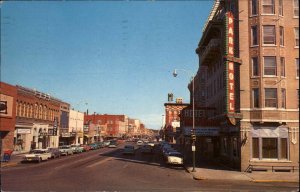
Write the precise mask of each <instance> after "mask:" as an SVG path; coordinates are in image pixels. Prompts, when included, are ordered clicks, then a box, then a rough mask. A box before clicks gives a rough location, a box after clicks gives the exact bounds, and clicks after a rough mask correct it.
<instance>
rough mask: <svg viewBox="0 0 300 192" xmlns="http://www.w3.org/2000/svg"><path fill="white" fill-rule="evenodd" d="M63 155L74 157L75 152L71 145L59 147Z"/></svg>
mask: <svg viewBox="0 0 300 192" xmlns="http://www.w3.org/2000/svg"><path fill="white" fill-rule="evenodd" d="M59 151H60V152H61V154H62V155H73V150H72V148H71V146H70V145H63V146H60V147H59Z"/></svg>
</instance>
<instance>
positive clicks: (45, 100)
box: [14, 85, 61, 151]
mask: <svg viewBox="0 0 300 192" xmlns="http://www.w3.org/2000/svg"><path fill="white" fill-rule="evenodd" d="M16 88H17V96H16V124H15V133H14V146H15V150H16V151H29V150H30V149H34V148H47V147H57V146H58V136H57V135H58V130H57V128H58V127H57V122H58V121H59V110H60V103H61V101H60V100H58V99H56V98H53V97H51V96H50V95H49V94H45V93H42V92H39V91H37V90H35V89H30V88H25V87H22V86H19V85H17V86H16Z"/></svg>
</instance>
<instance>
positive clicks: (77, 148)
mask: <svg viewBox="0 0 300 192" xmlns="http://www.w3.org/2000/svg"><path fill="white" fill-rule="evenodd" d="M71 148H72V150H73V153H82V152H83V147H81V146H80V144H73V145H71Z"/></svg>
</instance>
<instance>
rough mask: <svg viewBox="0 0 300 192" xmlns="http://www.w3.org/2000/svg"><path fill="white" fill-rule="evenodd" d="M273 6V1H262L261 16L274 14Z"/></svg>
mask: <svg viewBox="0 0 300 192" xmlns="http://www.w3.org/2000/svg"><path fill="white" fill-rule="evenodd" d="M274 10H275V5H274V0H263V1H262V13H263V14H268V15H269V14H274V13H275V12H274Z"/></svg>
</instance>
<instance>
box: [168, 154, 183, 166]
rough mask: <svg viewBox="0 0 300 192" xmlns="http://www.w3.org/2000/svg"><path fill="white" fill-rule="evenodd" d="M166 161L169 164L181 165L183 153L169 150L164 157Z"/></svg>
mask: <svg viewBox="0 0 300 192" xmlns="http://www.w3.org/2000/svg"><path fill="white" fill-rule="evenodd" d="M166 163H167V164H171V165H183V155H182V154H181V153H179V152H170V153H168V156H167V158H166Z"/></svg>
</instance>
